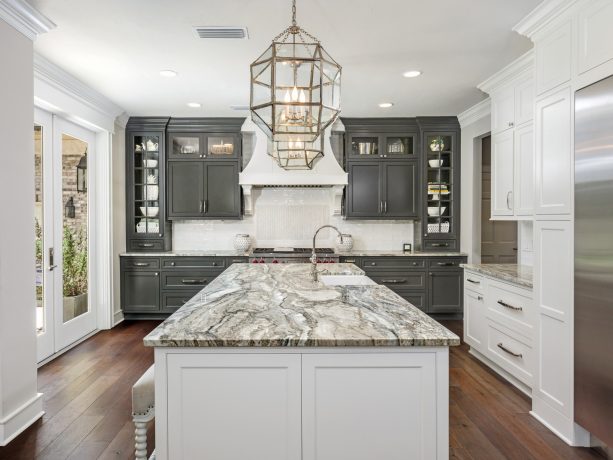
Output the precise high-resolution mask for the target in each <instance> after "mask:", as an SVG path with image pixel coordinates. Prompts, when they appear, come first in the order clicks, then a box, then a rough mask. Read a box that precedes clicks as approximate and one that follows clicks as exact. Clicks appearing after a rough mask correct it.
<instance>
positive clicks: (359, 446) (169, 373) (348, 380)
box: [155, 346, 449, 460]
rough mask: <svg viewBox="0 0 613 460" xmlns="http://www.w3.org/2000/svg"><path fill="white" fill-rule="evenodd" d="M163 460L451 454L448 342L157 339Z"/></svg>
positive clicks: (399, 458) (401, 458)
mask: <svg viewBox="0 0 613 460" xmlns="http://www.w3.org/2000/svg"><path fill="white" fill-rule="evenodd" d="M155 412H156V417H155V449H156V455H157V457H156V458H157V460H179V459H186V460H187V459H189V460H194V459H198V460H377V459H381V460H415V459H428V460H429V459H440V460H442V459H447V458H448V457H449V351H448V347H446V346H445V347H421V346H419V347H332V348H308V347H275V348H250V347H240V348H236V347H218V348H216V347H201V348H182V347H157V348H156V349H155Z"/></svg>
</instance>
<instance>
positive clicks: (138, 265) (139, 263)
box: [133, 262, 149, 267]
mask: <svg viewBox="0 0 613 460" xmlns="http://www.w3.org/2000/svg"><path fill="white" fill-rule="evenodd" d="M133 265H134V266H135V267H148V266H149V264H148V263H147V262H134V264H133Z"/></svg>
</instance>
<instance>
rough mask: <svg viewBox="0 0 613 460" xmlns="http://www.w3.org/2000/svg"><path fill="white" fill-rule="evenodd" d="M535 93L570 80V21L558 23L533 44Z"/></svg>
mask: <svg viewBox="0 0 613 460" xmlns="http://www.w3.org/2000/svg"><path fill="white" fill-rule="evenodd" d="M535 49H536V93H537V94H542V93H544V92H545V91H548V90H550V89H553V88H555V87H557V86H559V85H561V84H563V83H566V82H568V81H570V78H571V75H572V67H571V65H572V23H571V21H570V20H568V21H566V22H565V23H563V24H561V25H559V26H558V27H557V28H556V29H554V30H553V31H551V32H550V33H549V34H547V36H546V37H544V38H543V39H541V40H538V41H537V42H536V44H535Z"/></svg>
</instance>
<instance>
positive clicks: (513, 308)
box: [498, 300, 523, 311]
mask: <svg viewBox="0 0 613 460" xmlns="http://www.w3.org/2000/svg"><path fill="white" fill-rule="evenodd" d="M498 304H499V305H502V306H503V307H505V308H508V309H509V310H515V311H522V310H523V308H522V307H514V306H513V305H509V304H508V303H506V302H503V301H502V300H499V301H498Z"/></svg>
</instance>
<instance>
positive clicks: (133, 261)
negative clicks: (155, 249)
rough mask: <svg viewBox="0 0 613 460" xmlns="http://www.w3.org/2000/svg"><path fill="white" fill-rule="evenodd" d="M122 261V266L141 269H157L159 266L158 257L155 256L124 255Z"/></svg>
mask: <svg viewBox="0 0 613 460" xmlns="http://www.w3.org/2000/svg"><path fill="white" fill-rule="evenodd" d="M122 261H123V267H124V268H138V269H141V270H158V269H159V268H160V259H158V258H157V257H125V258H123V259H122Z"/></svg>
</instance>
